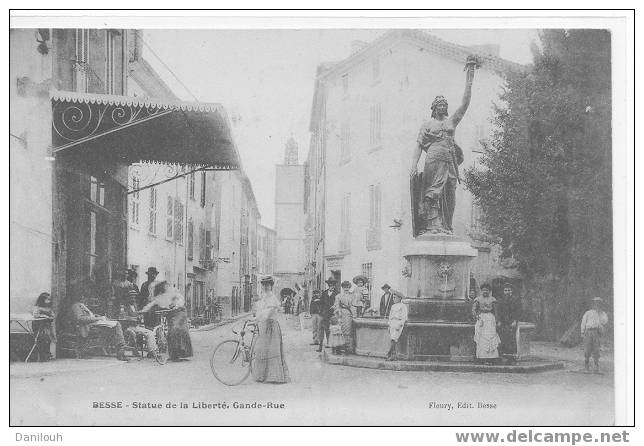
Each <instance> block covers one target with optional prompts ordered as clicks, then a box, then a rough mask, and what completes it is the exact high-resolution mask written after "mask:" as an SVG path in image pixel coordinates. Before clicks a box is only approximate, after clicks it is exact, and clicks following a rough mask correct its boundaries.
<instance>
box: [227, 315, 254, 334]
mask: <svg viewBox="0 0 644 446" xmlns="http://www.w3.org/2000/svg"><path fill="white" fill-rule="evenodd" d="M249 325H250V326H253V327H257V322H256V321H254V320H250V319H246V320H245V321H244V325H243V326H242V329H241V333H242V335H243V333H245V332H246V327H248V326H249ZM232 332H233V333H235V334H236V335H238V334H239V333H240V332H239V331H236V330H235V328H234V327H233V328H232Z"/></svg>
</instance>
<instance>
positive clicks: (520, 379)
mask: <svg viewBox="0 0 644 446" xmlns="http://www.w3.org/2000/svg"><path fill="white" fill-rule="evenodd" d="M473 14H474V13H470V16H469V19H468V20H467V21H466V20H464V19H463V20H461V19H459V18H458V17H456V18H455V17H454V16H452V17H449V18H447V17H445V18H441V17H440V16H441V14H440V12H436V14H435V15H436V17H431V16H432V11H426V12H425V13H424V14H422V16H421V15H418V17H417V18H416V19H409V18H407V19H396V18H395V17H392V18H390V19H384V18H382V17H380V18H374V17H371V18H369V17H368V14H366V13H365V16H364V18H363V19H359V18H355V16H354V18H353V19H351V20H344V19H343V18H342V17H338V18H337V19H329V18H328V17H327V18H326V19H322V18H316V17H313V16H311V15H308V16H307V17H306V18H300V19H298V18H297V14H296V13H293V14H285V16H289V17H282V18H273V19H269V18H265V19H262V18H257V17H256V18H255V19H250V18H246V19H244V18H243V17H242V18H237V19H235V18H231V17H228V18H222V17H218V16H217V12H216V11H212V12H210V13H204V14H203V15H201V17H200V18H198V19H197V18H194V17H192V18H191V17H185V16H184V17H180V16H178V17H174V18H172V17H167V15H166V16H165V18H163V20H161V18H158V19H159V20H156V21H155V20H154V19H153V18H150V17H138V18H137V17H136V16H135V15H132V17H129V18H128V17H123V16H121V17H120V18H119V17H112V18H111V17H103V16H101V17H97V16H95V15H94V16H92V15H88V16H85V15H83V16H78V15H77V16H76V17H66V18H65V17H60V15H59V16H57V17H54V16H47V15H42V16H41V15H39V14H38V13H37V12H34V11H30V12H28V13H27V12H25V13H21V12H20V11H14V12H13V13H12V17H11V29H10V33H9V47H10V60H9V118H10V119H9V124H10V128H9V132H10V137H9V142H10V147H9V159H10V163H9V171H10V172H9V173H10V199H11V201H10V249H11V251H10V259H9V270H10V282H9V284H10V296H9V297H10V299H9V311H10V317H9V319H10V333H9V349H10V364H9V373H10V376H9V393H10V409H9V411H10V413H9V418H10V425H11V426H13V427H28V426H52V427H54V426H231V425H234V426H240V425H241V426H247V425H271V426H288V425H308V426H329V425H336V426H338V425H341V426H345V425H349V426H360V425H369V426H371V425H380V426H383V425H384V426H388V425H396V426H417V425H422V426H582V425H583V426H613V425H616V424H617V425H620V424H625V423H627V422H628V420H629V418H628V416H627V414H626V413H625V412H624V407H625V405H624V403H623V401H624V400H623V398H624V396H623V395H624V393H625V392H626V389H627V386H628V385H629V384H628V382H627V380H626V377H627V375H625V374H624V373H625V372H624V370H623V368H624V364H626V362H625V361H627V359H624V355H625V352H626V347H625V346H626V345H628V344H627V341H626V340H625V333H626V331H625V327H626V326H629V327H632V325H631V324H632V313H628V316H627V309H628V308H631V306H632V302H631V300H632V295H631V296H630V297H629V295H627V293H626V288H624V286H625V285H624V283H625V280H622V279H623V278H624V276H623V274H625V269H624V268H622V267H620V268H616V267H614V265H615V263H614V262H615V261H616V260H615V257H614V255H613V253H614V252H616V249H617V246H619V248H620V249H622V250H623V249H625V248H624V243H625V239H624V237H625V235H624V229H623V227H622V226H620V225H621V224H622V223H623V217H624V216H625V215H626V214H625V210H624V208H623V205H624V203H623V201H622V199H621V198H619V197H618V196H617V195H616V194H617V191H616V189H615V187H614V180H615V178H616V177H619V176H620V175H622V173H623V172H622V170H621V169H622V168H623V166H624V157H625V156H627V157H628V156H630V155H628V154H627V155H625V154H624V152H625V151H627V152H628V153H630V152H632V147H631V146H629V145H627V138H628V136H626V133H625V130H624V127H623V125H616V123H618V122H620V121H621V122H626V114H627V113H630V111H628V110H627V109H626V107H625V104H626V102H625V101H626V99H625V98H624V88H623V86H624V85H626V84H627V83H628V82H632V78H631V77H630V76H631V74H630V73H627V72H626V66H627V65H626V61H625V59H624V57H625V56H624V55H625V54H626V50H627V44H626V41H627V39H628V36H629V29H630V28H629V27H630V26H631V25H632V22H630V21H629V20H628V19H629V17H631V16H630V13H629V12H628V11H621V12H611V13H609V12H606V13H605V14H601V11H599V12H596V14H595V15H594V16H593V15H592V14H591V15H589V16H584V18H581V13H580V14H579V17H575V15H574V13H570V12H569V13H568V14H567V15H566V16H562V17H560V18H553V17H549V18H546V17H540V16H539V15H538V14H536V15H533V16H531V15H530V14H529V12H526V13H525V14H518V15H517V14H515V15H514V16H513V18H510V17H509V14H508V13H505V15H506V16H508V17H506V18H505V19H502V17H503V16H504V13H503V12H502V11H499V17H500V18H501V19H502V20H501V19H499V18H496V19H494V18H489V17H488V18H482V19H481V20H480V22H473V21H472V19H473V18H476V17H475V16H474V15H473ZM103 15H104V14H103ZM150 15H153V14H148V16H150ZM193 15H200V14H193ZM320 15H326V14H320ZM125 19H127V20H125ZM169 19H172V20H169ZM459 20H461V21H459ZM133 23H134V24H136V25H132V24H133ZM473 24H474V25H476V26H473ZM618 142H619V144H620V145H619V147H620V150H619V152H620V153H616V145H615V144H617V143H618ZM616 197H617V198H616ZM614 222H618V223H614ZM620 222H622V223H620ZM616 240H618V241H616ZM619 261H620V262H623V256H622V255H621V254H620V258H619ZM617 363H619V364H621V368H618V367H616V366H615V364H617ZM625 386H626V387H625ZM52 435H53V434H52ZM32 440H34V439H32ZM36 440H37V439H36ZM40 440H48V439H45V438H41V439H40ZM52 440H54V439H52ZM508 441H510V440H508ZM596 441H597V440H596Z"/></svg>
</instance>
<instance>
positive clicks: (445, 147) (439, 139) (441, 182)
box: [410, 56, 480, 237]
mask: <svg viewBox="0 0 644 446" xmlns="http://www.w3.org/2000/svg"><path fill="white" fill-rule="evenodd" d="M479 66H480V62H479V60H478V58H476V57H475V56H468V58H467V61H466V63H465V93H464V94H463V102H462V103H461V106H460V107H459V108H458V109H457V110H456V111H455V112H454V114H453V115H452V116H449V114H448V109H447V105H448V104H447V100H446V99H445V98H444V97H443V96H436V99H434V101H433V102H432V105H431V110H432V117H431V119H430V120H429V121H427V122H425V123H424V124H423V125H422V127H421V128H420V132H419V134H418V144H417V147H416V150H415V151H414V156H413V159H412V162H413V163H412V166H411V169H410V176H411V189H412V190H411V196H412V214H413V216H412V218H413V222H414V237H416V236H418V235H421V234H424V233H427V232H428V233H431V234H452V231H453V229H452V218H453V216H454V207H455V198H456V184H457V183H460V178H459V173H458V166H459V165H460V164H461V163H462V162H463V151H462V150H461V148H460V147H459V146H458V145H457V144H456V143H455V142H454V132H455V130H456V126H457V125H458V123H459V122H460V121H461V119H462V118H463V116H464V115H465V112H466V111H467V107H468V106H469V105H470V98H471V96H472V81H473V80H474V71H475V70H476V69H477V68H479ZM423 151H424V152H426V153H427V156H426V158H425V167H424V169H423V172H422V173H421V174H418V172H417V165H418V161H419V159H420V155H421V154H422V152H423Z"/></svg>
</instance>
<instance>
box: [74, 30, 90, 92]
mask: <svg viewBox="0 0 644 446" xmlns="http://www.w3.org/2000/svg"><path fill="white" fill-rule="evenodd" d="M75 40H76V51H75V57H76V62H75V63H74V81H75V84H76V87H75V90H76V91H77V92H78V93H87V89H88V82H87V68H88V67H87V62H88V61H89V29H77V30H76V39H75Z"/></svg>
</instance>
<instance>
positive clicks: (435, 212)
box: [354, 56, 534, 362]
mask: <svg viewBox="0 0 644 446" xmlns="http://www.w3.org/2000/svg"><path fill="white" fill-rule="evenodd" d="M479 66H480V60H478V59H477V58H475V57H472V56H470V57H468V59H467V61H466V64H465V71H466V76H465V93H464V96H463V102H462V104H461V106H460V107H459V108H458V109H457V110H456V111H455V112H454V113H453V115H452V116H448V113H447V110H448V107H447V101H446V99H445V98H444V97H443V96H437V97H436V99H435V100H434V102H433V103H432V107H431V109H432V119H431V120H429V121H427V122H425V123H424V124H423V126H422V127H421V130H420V135H419V139H418V147H417V149H416V151H415V153H414V158H413V160H412V166H411V169H410V171H411V173H412V174H411V183H410V197H411V216H412V218H411V220H412V231H413V236H414V237H413V240H411V241H410V243H409V244H408V245H407V246H406V247H405V248H404V250H403V257H404V258H405V260H406V263H407V266H406V267H405V269H404V271H403V276H404V277H405V282H406V283H405V285H406V290H404V292H405V296H406V298H405V299H403V301H402V302H403V303H405V304H406V305H407V306H408V310H409V319H408V321H407V323H406V325H405V328H404V330H403V332H402V336H401V338H400V339H399V341H398V345H397V357H398V359H401V360H405V361H450V362H452V361H456V362H460V361H465V362H471V361H473V360H474V354H475V344H474V340H473V337H474V317H473V316H472V302H470V301H468V300H467V296H468V291H469V286H470V263H471V261H472V259H474V258H475V257H476V256H477V254H478V252H477V250H476V249H473V248H472V247H471V245H470V243H469V242H467V241H466V240H464V239H461V238H459V237H456V236H454V235H452V218H453V215H454V208H455V198H456V193H455V192H456V187H457V184H458V182H459V181H460V180H459V167H458V166H459V164H461V163H462V162H463V159H464V157H463V152H462V150H461V148H460V147H459V146H458V145H457V144H456V142H455V140H454V133H455V130H456V127H457V125H458V123H459V121H460V119H461V118H462V117H463V115H464V114H465V111H466V110H467V107H468V105H469V102H470V95H471V88H472V82H473V79H474V73H475V71H476V68H478V67H479ZM423 151H424V152H426V154H427V155H426V159H425V164H424V168H423V170H422V172H421V173H418V172H417V167H418V162H419V160H420V157H421V153H422V152H423ZM354 327H355V353H356V355H358V356H366V357H376V358H383V357H385V356H386V354H387V351H388V349H389V345H390V342H389V339H390V338H389V333H388V322H387V320H386V318H384V317H381V318H356V319H354ZM533 330H534V325H532V324H526V323H521V324H520V326H519V330H518V331H517V344H518V355H517V356H519V357H521V356H524V357H525V356H527V355H529V341H530V335H531V333H532V331H533Z"/></svg>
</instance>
